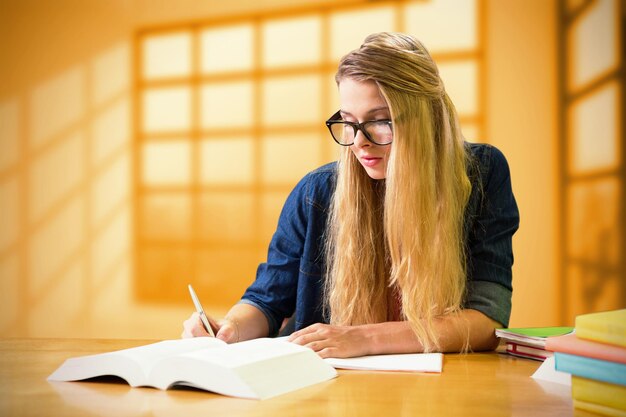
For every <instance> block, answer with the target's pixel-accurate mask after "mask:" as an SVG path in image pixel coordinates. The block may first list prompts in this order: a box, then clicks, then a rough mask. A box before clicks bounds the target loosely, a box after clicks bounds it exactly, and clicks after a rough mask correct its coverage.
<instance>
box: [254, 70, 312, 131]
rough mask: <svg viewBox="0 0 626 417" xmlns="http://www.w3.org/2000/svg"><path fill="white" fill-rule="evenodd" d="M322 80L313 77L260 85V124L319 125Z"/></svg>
mask: <svg viewBox="0 0 626 417" xmlns="http://www.w3.org/2000/svg"><path fill="white" fill-rule="evenodd" d="M321 86H322V83H321V80H320V77H319V76H316V75H305V76H297V77H281V78H270V79H268V80H266V81H264V82H263V109H262V111H263V122H264V123H265V124H268V125H272V124H295V123H322V117H321V116H320V91H321Z"/></svg>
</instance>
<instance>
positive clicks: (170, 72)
mask: <svg viewBox="0 0 626 417" xmlns="http://www.w3.org/2000/svg"><path fill="white" fill-rule="evenodd" d="M190 73H191V34H190V33H186V32H182V33H173V34H167V35H157V36H150V37H149V38H147V39H145V40H144V42H143V76H144V78H147V79H154V78H163V77H178V76H184V75H189V74H190Z"/></svg>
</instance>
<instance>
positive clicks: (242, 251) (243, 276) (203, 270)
mask: <svg viewBox="0 0 626 417" xmlns="http://www.w3.org/2000/svg"><path fill="white" fill-rule="evenodd" d="M258 265H259V258H258V255H257V252H256V251H255V250H254V249H248V248H212V249H211V250H210V251H201V252H198V253H196V254H195V270H196V271H195V275H196V276H197V277H198V278H197V280H196V282H195V283H194V289H195V290H196V292H198V293H199V294H202V295H201V297H202V303H203V304H204V306H205V308H214V307H215V306H220V307H221V306H231V305H233V304H235V303H236V302H237V301H239V299H240V298H241V295H242V294H243V292H244V291H245V290H246V287H248V285H250V283H251V282H252V281H253V280H254V274H255V272H256V269H257V266H258ZM181 286H182V287H183V288H185V286H184V285H181ZM185 289H186V288H185ZM187 298H189V294H187ZM207 306H210V307H207Z"/></svg>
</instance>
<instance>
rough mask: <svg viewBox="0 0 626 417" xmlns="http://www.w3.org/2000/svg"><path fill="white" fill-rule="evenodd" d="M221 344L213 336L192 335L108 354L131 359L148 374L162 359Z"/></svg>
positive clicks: (216, 346) (223, 343)
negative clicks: (187, 337) (191, 336)
mask: <svg viewBox="0 0 626 417" xmlns="http://www.w3.org/2000/svg"><path fill="white" fill-rule="evenodd" d="M222 346H226V342H224V341H222V340H219V339H216V338H214V337H193V338H189V339H176V340H164V341H162V342H158V343H152V344H149V345H145V346H139V347H136V348H131V349H124V350H119V351H117V352H111V353H110V355H115V356H124V357H126V358H130V359H132V360H133V361H135V362H136V363H137V364H139V366H140V367H141V369H142V370H143V373H144V375H149V373H150V369H152V367H153V366H154V365H155V364H156V363H157V362H159V361H161V360H163V359H166V358H169V357H172V356H176V355H180V354H183V353H188V352H195V351H198V350H202V349H207V348H219V347H222Z"/></svg>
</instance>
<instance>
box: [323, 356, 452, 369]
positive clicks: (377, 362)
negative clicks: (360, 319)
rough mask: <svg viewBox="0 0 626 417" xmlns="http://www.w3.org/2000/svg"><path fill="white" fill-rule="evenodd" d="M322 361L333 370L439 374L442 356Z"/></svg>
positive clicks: (367, 357)
mask: <svg viewBox="0 0 626 417" xmlns="http://www.w3.org/2000/svg"><path fill="white" fill-rule="evenodd" d="M324 361H325V362H326V363H328V364H330V365H332V366H334V367H335V368H340V369H357V370H371V371H409V372H441V371H442V368H443V354H441V353H409V354H397V355H372V356H361V357H357V358H345V359H339V358H327V359H324Z"/></svg>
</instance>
